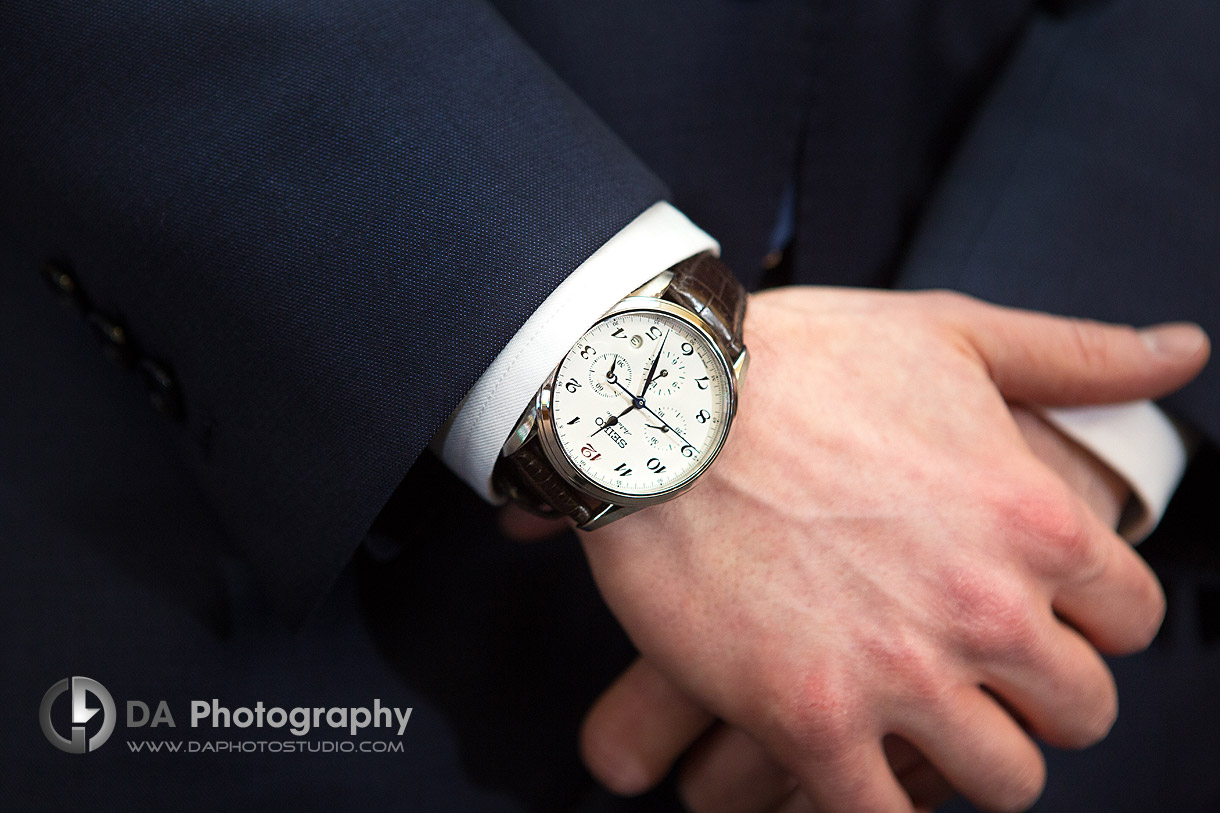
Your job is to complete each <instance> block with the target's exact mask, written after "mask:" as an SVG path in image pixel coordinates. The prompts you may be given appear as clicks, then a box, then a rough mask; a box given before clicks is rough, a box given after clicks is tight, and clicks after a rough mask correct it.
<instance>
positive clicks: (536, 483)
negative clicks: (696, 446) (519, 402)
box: [492, 253, 746, 525]
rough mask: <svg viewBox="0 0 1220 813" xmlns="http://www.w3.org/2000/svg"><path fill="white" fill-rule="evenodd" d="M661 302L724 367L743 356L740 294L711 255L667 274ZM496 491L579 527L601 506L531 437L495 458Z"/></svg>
mask: <svg viewBox="0 0 1220 813" xmlns="http://www.w3.org/2000/svg"><path fill="white" fill-rule="evenodd" d="M668 270H669V271H671V272H673V278H672V279H671V280H670V283H669V285H668V286H667V287H666V289H665V291H664V293H662V294H661V298H662V299H665V300H668V301H670V302H673V303H674V304H677V305H681V306H682V307H684V308H686V309H687V310H689V311H691V312H693V313H694V314H696V315H697V316H698V317H699V318H700V319H702V320H703V321H704V323H705V324H706V325H707V327H708V331H709V332H710V333H711V335H712V337H713V338H714V339H716V341H717V342H719V343H720V345H721V349H722V350H723V351H724V354H725V356H726V357H727V358H728V360H729V364H733V363H734V362H735V361H737V358H738V357H739V356H740V355H741V354H742V352H743V351H744V350H745V343H744V342H743V340H742V325H743V323H744V322H745V316H746V292H745V289H744V288H742V287H741V283H739V282H738V281H737V278H736V277H734V276H733V272H732V271H730V270H729V268H728V266H726V265H725V264H724V263H722V262H720V260H718V259H716V258H715V257H713V256H712V255H711V254H706V253H705V254H698V255H696V256H694V257H691V258H689V259H686V260H683V261H682V262H680V263H678V264H677V265H675V266H673V267H672V268H670V269H668ZM492 480H493V482H494V484H495V487H496V490H497V491H499V492H500V493H501V494H504V495H505V496H507V497H508V498H509V499H511V500H513V501H514V502H516V503H518V504H520V505H522V506H524V507H525V508H528V509H529V510H531V511H534V512H535V513H538V514H542V515H543V516H567V517H570V518H571V519H572V521H573V522H575V523H576V524H577V525H584V524H586V523H588V522H589V521H590V520H592V519H593V518H594V517H596V516H598V515H599V514H600V513H601V511H602V509H604V508H606V506H607V503H605V502H603V501H601V500H598V499H596V498H594V497H592V496H590V495H588V494H585V493H584V492H583V491H581V490H579V489H578V488H576V487H575V486H573V485H572V484H571V483H569V482H568V481H567V480H565V479H564V478H563V477H561V476H560V475H559V472H557V471H556V470H555V467H554V465H552V464H551V461H550V460H548V459H547V456H546V452H545V451H543V448H542V443H541V441H539V439H538V436H537V435H534V436H533V437H531V438H530V439H529V440H528V441H526V442H525V443H523V444H522V445H521V446H520V448H518V449H517V450H516V451H515V452H513V453H512V454H510V455H507V456H504V455H501V457H500V459H499V460H497V461H496V467H495V470H494V472H493V473H492Z"/></svg>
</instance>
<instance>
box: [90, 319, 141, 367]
mask: <svg viewBox="0 0 1220 813" xmlns="http://www.w3.org/2000/svg"><path fill="white" fill-rule="evenodd" d="M85 321H86V322H87V323H88V324H89V329H90V330H92V331H93V336H94V338H96V339H97V341H98V344H99V345H100V346H101V348H102V354H103V355H104V356H106V358H108V359H110V360H111V361H112V362H114V363H115V364H117V365H118V366H120V367H122V368H124V369H131V368H132V367H134V366H135V363H136V357H137V356H138V355H139V354H138V353H137V352H136V348H135V346H134V343H133V342H132V341H131V337H130V336H129V335H128V334H127V329H126V328H125V327H123V325H122V323H120V322H118V321H117V320H114V319H111V318H110V317H109V316H106V315H105V314H102V313H98V312H97V311H93V312H91V313H90V314H89V315H88V316H86V317H85Z"/></svg>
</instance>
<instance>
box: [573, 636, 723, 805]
mask: <svg viewBox="0 0 1220 813" xmlns="http://www.w3.org/2000/svg"><path fill="white" fill-rule="evenodd" d="M714 721H715V718H714V717H713V716H712V715H711V714H710V713H708V712H707V711H705V710H704V709H703V707H702V706H700V705H699V704H697V703H695V702H694V701H692V700H690V699H689V698H687V696H686V695H685V694H683V693H682V692H681V691H680V690H679V689H678V688H677V687H675V686H674V685H673V684H671V683H670V682H669V681H668V680H667V679H666V678H665V677H664V676H663V675H661V673H659V672H657V671H656V670H655V669H653V668H652V667H651V666H650V665H649V664H648V663H646V662H645V661H644V660H642V659H637V660H636V662H635V663H633V664H632V665H631V666H630V667H629V668H628V669H627V671H625V672H623V674H622V675H620V676H619V677H618V679H617V680H616V681H615V682H614V683H613V684H612V685H611V686H610V688H609V689H607V690H606V691H605V693H603V694H602V696H601V697H599V698H598V699H597V702H596V703H594V704H593V708H591V709H590V710H589V713H588V715H586V716H585V721H584V724H583V725H582V726H581V732H580V751H581V757H582V758H583V759H584V762H585V765H586V766H587V767H588V768H589V771H590V773H592V774H593V776H594V777H596V778H597V780H598V781H599V782H601V783H602V784H603V785H605V786H606V787H607V788H609V789H610V790H611V791H613V792H615V793H618V794H621V795H624V796H633V795H635V794H637V793H643V792H644V791H646V790H648V789H649V788H651V787H652V786H653V785H655V784H656V783H658V782H660V781H661V779H663V778H664V777H665V775H666V774H667V773H669V769H670V768H671V767H672V766H673V764H674V762H675V761H676V760H677V758H678V756H679V755H681V754H682V753H683V752H685V751H686V750H687V749H688V748H690V746H691V745H692V744H693V743H694V742H695V740H697V739H698V738H699V737H700V736H701V735H702V734H703V733H704V732H705V731H706V730H707V729H708V727H710V726H711V725H712V723H713V722H714Z"/></svg>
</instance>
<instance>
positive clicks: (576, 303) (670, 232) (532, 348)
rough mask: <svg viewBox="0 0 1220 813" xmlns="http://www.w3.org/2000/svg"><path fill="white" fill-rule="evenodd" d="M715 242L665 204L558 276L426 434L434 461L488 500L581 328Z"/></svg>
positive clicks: (717, 247) (495, 499) (492, 497)
mask: <svg viewBox="0 0 1220 813" xmlns="http://www.w3.org/2000/svg"><path fill="white" fill-rule="evenodd" d="M704 251H713V252H715V253H717V254H719V252H720V245H719V244H718V243H717V242H716V241H715V240H713V239H712V238H711V237H709V236H708V234H707V233H706V232H704V231H703V230H702V229H700V228H699V227H698V226H696V225H695V224H693V223H691V222H690V220H688V219H687V218H686V216H685V215H683V214H682V213H681V212H679V211H678V210H677V209H675V208H674V207H673V206H671V205H669V204H668V203H665V202H660V203H656V204H653V205H652V206H650V207H649V208H648V209H646V210H644V212H643V213H642V214H640V216H639V217H637V218H636V219H635V220H633V221H631V222H630V223H629V224H627V225H626V226H625V227H624V228H623V229H622V230H621V231H619V232H618V233H617V234H616V235H614V237H612V238H610V240H609V241H608V242H607V243H606V244H605V245H603V246H602V247H601V248H599V249H598V250H597V251H596V252H594V253H593V255H592V256H590V257H589V259H587V260H585V261H584V263H582V264H581V265H580V267H578V268H577V269H576V270H575V271H573V272H572V273H571V275H569V276H568V278H567V279H565V280H564V281H563V282H562V283H561V284H560V285H559V287H558V288H556V289H555V291H554V292H553V293H552V294H551V295H550V296H549V297H547V299H546V301H545V302H543V303H542V305H541V306H540V307H539V308H538V310H536V311H535V312H534V314H533V315H532V316H531V317H530V318H529V319H528V320H527V321H526V323H525V324H524V325H522V327H521V329H520V330H518V331H517V333H516V335H514V336H513V338H512V339H511V340H510V341H509V343H508V344H507V345H505V347H504V349H503V350H502V351H500V355H498V356H496V359H495V361H493V362H492V363H491V366H490V367H488V368H487V370H486V371H485V372H484V373H483V375H482V376H481V377H480V378H479V380H478V381H476V382H475V385H474V387H473V388H472V389H471V390H470V392H469V393H467V395H466V397H465V399H463V401H462V403H461V404H459V405H458V408H457V410H456V411H455V413H454V415H453V416H452V417H451V419H450V421H449V423H448V424H447V425H446V428H445V429H442V430H441V433H440V434H439V435H438V436H437V437H436V438H434V439H433V442H432V447H433V448H434V449H438V450H439V452H440V455H441V459H442V460H444V461H445V464H446V465H447V466H448V467H449V468H450V469H452V470H453V471H454V472H455V473H456V474H457V475H458V477H460V478H462V480H464V481H465V482H466V483H467V484H468V485H469V486H470V487H471V488H473V489H474V490H475V491H477V492H478V493H479V494H480V495H482V496H483V498H484V499H487V500H488V501H490V502H499V501H500V500H499V498H498V496H497V495H496V494H495V492H494V491H493V490H492V486H491V471H492V468H493V467H494V466H495V463H496V457H497V456H498V455H499V453H500V447H501V446H503V445H504V441H505V440H506V439H507V438H508V436H509V434H510V433H512V431H513V428H514V427H515V426H516V425H517V420H518V419H519V418H520V417H521V414H522V413H523V412H524V411H525V408H526V407H527V406H528V405H529V404H530V402H531V401H532V400H533V399H534V395H535V394H536V393H537V392H538V388H539V387H540V386H542V382H543V381H545V380H546V377H547V376H548V375H549V374H550V372H551V370H553V369H555V367H556V366H557V365H558V364H559V362H560V361H561V360H562V359H563V357H564V355H565V354H566V353H567V352H568V351H569V350H570V349H572V345H574V344H575V343H576V340H577V339H579V338H580V337H581V336H582V335H584V332H585V331H586V330H588V329H589V328H590V327H591V326H592V325H593V323H594V322H596V321H597V320H598V318H599V317H601V316H602V314H604V313H605V312H606V311H608V310H610V309H611V308H612V307H614V305H615V304H616V303H617V302H618V301H619V300H620V299H622V298H623V297H625V296H626V295H627V294H629V293H631V292H632V291H634V290H635V289H636V288H638V287H640V286H641V285H643V284H644V283H645V282H647V281H648V280H650V279H652V278H653V277H655V276H656V275H657V274H659V273H661V272H662V271H664V270H665V269H666V268H669V267H670V266H671V265H674V264H675V263H678V262H681V261H682V260H685V259H686V258H687V257H692V256H694V255H695V254H699V253H701V252H704Z"/></svg>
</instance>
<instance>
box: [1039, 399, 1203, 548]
mask: <svg viewBox="0 0 1220 813" xmlns="http://www.w3.org/2000/svg"><path fill="white" fill-rule="evenodd" d="M1042 414H1043V416H1044V417H1045V418H1046V420H1047V421H1049V422H1050V423H1051V424H1052V425H1054V426H1055V427H1056V428H1057V429H1058V430H1059V431H1060V432H1063V433H1064V434H1065V435H1067V436H1068V437H1070V438H1071V439H1072V440H1074V441H1076V442H1077V443H1079V444H1080V445H1081V446H1083V447H1084V448H1086V449H1088V450H1089V451H1090V452H1092V453H1093V454H1095V455H1096V456H1097V457H1098V459H1100V460H1101V461H1102V462H1103V463H1105V464H1106V465H1108V466H1109V467H1110V468H1111V469H1113V470H1114V471H1115V473H1116V474H1118V475H1119V476H1120V477H1122V478H1123V479H1124V480H1126V481H1127V485H1129V486H1130V487H1131V495H1132V501H1131V502H1130V503H1129V504H1128V506H1127V510H1125V511H1124V512H1123V516H1122V519H1121V520H1120V521H1119V526H1118V532H1119V534H1121V535H1122V536H1123V538H1125V539H1126V540H1127V541H1129V542H1132V543H1135V544H1138V543H1139V542H1141V541H1143V540H1144V538H1145V537H1147V536H1148V534H1150V533H1152V531H1153V529H1154V528H1156V526H1157V524H1158V523H1159V522H1160V521H1161V517H1162V516H1163V515H1164V514H1165V508H1166V506H1168V505H1169V499H1170V498H1171V497H1172V496H1173V492H1174V491H1176V490H1177V488H1178V483H1179V482H1180V481H1181V479H1182V473H1183V472H1184V471H1185V470H1186V462H1187V458H1188V452H1187V440H1186V438H1184V437H1183V435H1182V433H1181V432H1179V431H1178V428H1177V427H1176V426H1175V425H1174V424H1173V422H1172V421H1170V420H1169V418H1168V416H1166V415H1165V413H1164V412H1162V411H1161V410H1160V408H1159V407H1157V406H1156V405H1155V404H1153V403H1152V402H1151V401H1132V402H1130V403H1126V404H1110V405H1107V406H1091V407H1073V408H1071V409H1044V410H1042Z"/></svg>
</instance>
